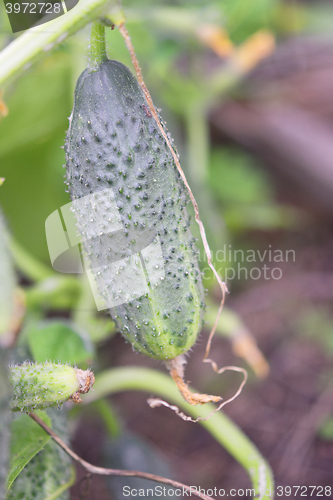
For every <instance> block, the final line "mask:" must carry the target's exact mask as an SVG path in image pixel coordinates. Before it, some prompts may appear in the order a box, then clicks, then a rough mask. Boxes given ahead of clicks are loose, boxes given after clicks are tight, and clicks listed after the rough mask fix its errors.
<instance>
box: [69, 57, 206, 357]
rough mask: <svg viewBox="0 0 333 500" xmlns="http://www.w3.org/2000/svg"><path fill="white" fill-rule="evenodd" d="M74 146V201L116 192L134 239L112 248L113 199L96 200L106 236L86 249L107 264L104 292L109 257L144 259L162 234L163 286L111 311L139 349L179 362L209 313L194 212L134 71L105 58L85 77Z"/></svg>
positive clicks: (81, 223) (85, 226)
mask: <svg viewBox="0 0 333 500" xmlns="http://www.w3.org/2000/svg"><path fill="white" fill-rule="evenodd" d="M162 124H163V127H164V128H165V124H164V123H163V122H162ZM171 141H172V139H171ZM65 150H66V163H67V181H68V185H69V191H70V194H71V198H72V200H76V199H79V198H82V197H84V196H87V195H90V194H92V193H95V195H94V196H96V194H98V192H100V191H105V190H106V189H110V188H112V190H113V193H114V197H115V200H116V204H117V209H118V214H119V219H118V222H121V224H122V227H124V228H125V231H126V233H127V234H126V237H127V241H126V245H124V246H123V247H121V246H120V247H119V248H118V249H117V248H111V245H110V243H108V242H111V243H112V237H111V236H110V235H109V234H108V232H107V231H106V230H105V228H106V227H107V224H108V217H109V214H108V206H109V205H108V199H107V197H105V196H104V197H103V199H102V201H101V200H100V199H98V196H96V203H97V201H98V203H104V207H105V210H102V212H103V213H102V214H101V215H100V219H99V221H98V222H99V224H100V228H101V231H100V235H101V237H100V238H94V239H90V240H89V239H88V240H86V241H85V245H84V246H85V250H86V252H87V254H88V258H89V260H90V263H91V264H92V268H93V267H94V265H95V267H96V266H97V265H98V266H102V265H104V268H103V271H102V272H100V273H95V274H96V280H97V283H98V286H99V289H100V291H101V292H102V294H103V292H104V293H105V291H106V293H110V290H111V291H112V282H113V278H112V271H111V266H110V265H109V263H110V261H111V262H113V261H115V260H117V259H118V260H119V259H123V258H124V257H126V256H127V257H128V256H129V255H131V254H135V253H137V251H138V248H137V241H140V238H141V240H142V234H143V231H144V230H147V228H149V229H150V230H151V235H152V237H151V239H150V241H147V245H148V244H150V243H151V242H152V240H153V239H154V237H153V235H154V234H155V235H156V234H157V235H158V237H159V241H160V245H161V246H160V248H161V249H162V258H163V263H164V269H165V277H164V279H163V281H162V282H160V283H159V284H158V286H156V284H153V285H152V284H150V283H149V284H148V292H147V293H146V294H145V295H143V296H141V297H138V298H135V297H133V298H132V299H131V300H130V301H128V302H127V303H123V304H121V305H116V306H115V307H112V308H110V314H111V317H112V318H113V319H114V320H115V322H116V324H117V326H118V328H119V329H120V331H121V333H122V334H123V336H124V337H125V339H127V340H128V341H129V342H130V343H131V344H132V346H133V347H134V348H135V349H136V350H138V351H140V352H143V353H145V354H147V355H149V356H151V357H153V358H156V359H163V360H166V359H173V358H175V357H176V356H178V355H180V354H183V353H185V352H187V351H188V350H189V349H190V348H191V347H192V345H193V344H194V343H195V341H196V339H197V336H198V333H199V330H200V328H201V326H202V316H203V308H204V299H203V287H202V281H201V273H200V269H199V266H198V262H197V251H196V248H195V244H194V239H193V237H192V235H191V232H190V230H189V225H190V222H189V216H188V214H187V212H186V209H185V205H186V203H187V193H186V189H185V186H184V184H183V181H182V180H181V179H180V175H179V173H178V171H177V167H176V165H175V163H174V160H173V157H172V154H171V151H170V150H169V148H168V146H167V144H166V141H165V140H164V138H163V137H162V135H161V133H160V131H159V129H158V126H157V124H156V121H155V120H154V118H153V117H152V116H150V113H149V111H148V108H147V102H146V100H145V97H144V95H143V92H142V91H141V89H140V87H139V84H138V82H137V80H136V79H135V77H134V76H133V75H132V73H131V72H130V70H129V69H128V68H127V67H126V66H124V65H123V64H121V63H120V62H118V61H105V62H103V63H102V64H101V65H100V66H99V69H98V71H95V72H93V73H90V72H89V71H88V70H85V71H84V72H83V73H82V74H81V76H80V78H79V80H78V82H77V86H76V90H75V99H74V109H73V113H72V116H71V118H70V128H69V131H68V134H67V141H66V145H65ZM109 201H110V200H109ZM102 208H103V207H102ZM99 213H101V211H100V210H99ZM75 214H76V218H77V221H78V225H77V226H78V230H79V232H80V233H81V234H82V235H83V237H84V235H85V234H89V220H88V219H87V212H85V210H84V209H82V210H81V209H80V208H77V207H75ZM103 230H104V231H103ZM108 238H109V239H108ZM125 239H126V238H125ZM111 253H112V257H111ZM160 258H161V256H160V255H155V256H154V257H152V262H151V264H152V265H153V264H154V259H156V265H158V264H159V263H160ZM116 293H117V291H116V292H115V294H116Z"/></svg>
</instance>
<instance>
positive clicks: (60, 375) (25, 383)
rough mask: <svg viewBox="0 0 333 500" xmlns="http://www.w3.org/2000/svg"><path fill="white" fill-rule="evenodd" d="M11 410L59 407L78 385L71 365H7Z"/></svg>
mask: <svg viewBox="0 0 333 500" xmlns="http://www.w3.org/2000/svg"><path fill="white" fill-rule="evenodd" d="M9 378H10V383H11V387H12V394H13V395H12V402H11V409H12V411H34V410H36V409H41V410H42V409H44V408H47V407H49V406H59V405H60V404H62V403H63V402H64V401H67V400H68V398H70V396H72V395H73V394H74V393H76V392H77V391H78V390H79V388H80V383H79V381H78V379H77V376H76V371H75V368H73V367H71V366H68V365H61V364H55V363H43V364H37V363H36V364H30V363H24V364H22V365H15V366H10V367H9Z"/></svg>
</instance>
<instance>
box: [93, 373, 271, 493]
mask: <svg viewBox="0 0 333 500" xmlns="http://www.w3.org/2000/svg"><path fill="white" fill-rule="evenodd" d="M126 390H137V391H145V392H148V393H149V394H152V393H153V394H156V395H159V396H160V397H162V398H164V399H165V400H166V401H168V402H169V403H172V404H176V405H177V406H179V407H181V408H183V410H184V411H185V412H186V413H187V414H189V415H191V416H192V417H193V418H197V417H199V416H202V417H207V416H208V415H209V414H210V413H211V412H212V410H213V409H214V406H213V405H211V404H207V405H205V406H202V407H200V408H198V407H196V406H190V405H189V404H187V403H186V402H185V401H184V400H183V398H182V397H181V395H180V394H179V392H178V390H177V389H176V387H175V384H174V382H173V381H172V380H171V378H170V377H169V376H167V375H165V374H163V373H161V372H159V371H157V370H151V369H148V368H129V367H124V368H114V369H111V370H107V371H105V372H103V373H101V374H100V375H97V376H96V381H95V384H94V392H90V393H89V394H87V395H86V397H85V399H84V404H86V403H91V402H93V401H96V400H98V399H100V398H103V397H105V396H107V395H110V394H113V393H116V392H120V391H126ZM192 390H193V389H192ZM200 424H201V425H203V426H204V427H205V428H206V429H207V430H208V432H209V433H210V434H211V435H212V436H213V437H214V438H215V439H216V441H218V442H219V443H220V444H221V445H222V446H223V447H224V448H225V449H226V450H228V452H229V453H230V454H231V455H232V456H233V457H234V459H235V460H237V462H238V463H239V464H241V465H242V466H243V467H244V468H245V469H246V470H247V472H248V474H249V476H250V478H251V481H252V487H253V488H254V489H255V492H256V493H257V494H258V498H259V500H267V499H273V498H274V480H273V475H272V471H271V469H270V466H269V465H268V463H267V462H266V460H265V459H264V458H263V456H262V455H261V454H260V452H259V450H258V449H257V448H256V446H255V445H254V444H253V443H252V442H251V441H250V440H249V439H248V438H247V437H246V436H245V434H243V432H242V431H241V430H240V429H239V428H238V427H237V425H235V424H234V423H233V422H232V420H230V419H229V418H228V417H227V416H226V415H225V414H223V413H222V412H221V411H220V412H219V413H214V415H212V417H211V418H210V419H209V420H207V421H205V422H200ZM253 496H254V495H253Z"/></svg>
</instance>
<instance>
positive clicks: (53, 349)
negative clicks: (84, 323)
mask: <svg viewBox="0 0 333 500" xmlns="http://www.w3.org/2000/svg"><path fill="white" fill-rule="evenodd" d="M28 344H29V348H30V350H31V353H32V355H33V358H34V360H35V361H37V362H38V363H43V362H44V361H49V360H51V361H52V362H59V361H60V362H62V363H69V364H71V365H73V364H75V363H76V364H79V363H82V362H89V361H91V359H92V357H93V345H92V343H91V341H90V339H89V336H88V335H87V334H86V333H85V332H84V331H83V330H79V329H78V328H76V327H74V325H72V324H71V323H70V322H68V323H66V322H65V321H44V322H41V323H39V324H37V325H35V326H34V327H33V328H32V329H31V330H30V331H29V332H28Z"/></svg>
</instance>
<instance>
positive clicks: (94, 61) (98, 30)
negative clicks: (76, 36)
mask: <svg viewBox="0 0 333 500" xmlns="http://www.w3.org/2000/svg"><path fill="white" fill-rule="evenodd" d="M90 40H91V41H90V69H91V70H92V71H96V70H97V69H98V66H99V65H100V64H102V62H104V61H106V60H107V58H108V56H107V53H106V45H105V26H103V25H102V24H101V23H93V24H92V26H91V39H90Z"/></svg>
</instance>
